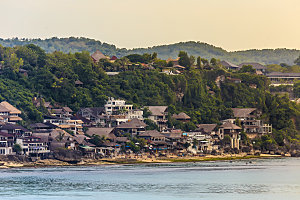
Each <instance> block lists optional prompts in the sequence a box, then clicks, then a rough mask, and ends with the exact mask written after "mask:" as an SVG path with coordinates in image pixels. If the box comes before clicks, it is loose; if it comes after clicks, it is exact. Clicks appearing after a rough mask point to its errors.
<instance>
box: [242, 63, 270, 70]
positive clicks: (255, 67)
mask: <svg viewBox="0 0 300 200" xmlns="http://www.w3.org/2000/svg"><path fill="white" fill-rule="evenodd" d="M245 65H251V66H252V67H253V68H254V69H267V67H265V66H263V65H262V64H260V63H254V62H246V63H241V64H239V66H240V67H243V66H245Z"/></svg>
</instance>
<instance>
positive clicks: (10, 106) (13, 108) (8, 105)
mask: <svg viewBox="0 0 300 200" xmlns="http://www.w3.org/2000/svg"><path fill="white" fill-rule="evenodd" d="M0 105H2V106H3V107H5V108H6V109H8V110H9V111H10V113H11V114H21V111H20V110H18V109H17V108H16V107H14V106H12V105H11V104H10V103H8V102H7V101H2V102H1V103H0Z"/></svg>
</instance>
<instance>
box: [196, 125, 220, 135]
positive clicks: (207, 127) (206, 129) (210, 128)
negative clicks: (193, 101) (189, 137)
mask: <svg viewBox="0 0 300 200" xmlns="http://www.w3.org/2000/svg"><path fill="white" fill-rule="evenodd" d="M216 126H217V124H198V125H197V127H198V129H199V130H201V129H203V130H204V132H206V133H210V132H212V131H213V130H214V129H215V128H216Z"/></svg>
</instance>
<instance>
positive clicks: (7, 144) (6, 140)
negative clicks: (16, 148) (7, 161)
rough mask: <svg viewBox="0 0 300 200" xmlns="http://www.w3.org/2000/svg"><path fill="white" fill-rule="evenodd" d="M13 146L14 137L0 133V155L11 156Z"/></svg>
mask: <svg viewBox="0 0 300 200" xmlns="http://www.w3.org/2000/svg"><path fill="white" fill-rule="evenodd" d="M13 145H14V136H13V135H11V134H8V133H4V132H0V155H12V154H14V152H13Z"/></svg>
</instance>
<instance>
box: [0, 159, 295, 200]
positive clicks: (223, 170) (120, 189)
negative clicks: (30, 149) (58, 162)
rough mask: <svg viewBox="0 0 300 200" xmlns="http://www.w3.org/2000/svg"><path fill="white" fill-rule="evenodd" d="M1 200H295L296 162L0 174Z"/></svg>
mask: <svg viewBox="0 0 300 200" xmlns="http://www.w3.org/2000/svg"><path fill="white" fill-rule="evenodd" d="M0 199H1V200H6V199H9V200H19V199H20V200H21V199H22V200H24V199H25V200H44V199H47V200H50V199H51V200H79V199H80V200H82V199H84V200H101V199H105V200H111V199H112V200H115V199H116V200H127V199H128V200H150V199H151V200H163V199H164V200H165V199H170V200H178V199H187V200H194V199H197V200H199V199H203V200H250V199H251V200H260V199H261V200H284V199H288V200H299V199H300V159H299V158H276V159H275V158H272V159H251V160H238V161H237V160H235V161H213V162H196V163H168V164H166V163H164V164H134V165H105V166H85V167H49V168H19V169H0Z"/></svg>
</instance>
